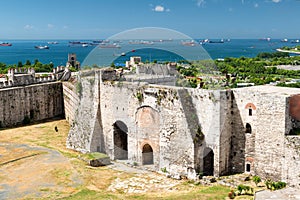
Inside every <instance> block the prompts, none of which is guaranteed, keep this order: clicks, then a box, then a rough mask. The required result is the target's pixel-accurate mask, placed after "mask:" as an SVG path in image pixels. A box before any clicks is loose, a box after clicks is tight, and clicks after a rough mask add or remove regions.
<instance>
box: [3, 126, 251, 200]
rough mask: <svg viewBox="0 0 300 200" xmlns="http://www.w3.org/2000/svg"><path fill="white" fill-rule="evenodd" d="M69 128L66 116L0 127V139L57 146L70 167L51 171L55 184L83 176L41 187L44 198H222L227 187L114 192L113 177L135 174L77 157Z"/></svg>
mask: <svg viewBox="0 0 300 200" xmlns="http://www.w3.org/2000/svg"><path fill="white" fill-rule="evenodd" d="M55 126H57V127H58V132H55V130H54V127H55ZM68 131H69V125H68V123H67V122H66V121H65V120H58V121H51V122H46V123H42V124H34V125H29V126H26V127H18V128H11V129H6V130H0V143H18V144H28V145H32V146H43V147H47V148H51V149H55V150H58V151H60V152H61V153H62V154H63V155H64V156H65V157H67V158H69V160H70V163H71V165H72V167H71V168H70V169H69V168H68V169H58V170H56V171H55V172H54V174H53V175H54V176H55V178H56V179H57V184H58V185H57V187H63V186H65V187H66V188H68V184H69V183H68V182H69V177H71V175H72V174H77V175H79V176H80V178H81V179H82V180H83V181H82V184H81V185H80V186H79V187H77V188H75V189H70V190H66V191H64V192H61V191H55V190H53V189H51V190H50V189H49V188H42V189H41V192H46V195H44V196H43V199H59V198H63V199H153V200H154V199H170V200H171V199H172V200H173V199H175V200H176V199H178V200H179V199H180V200H184V199H186V200H190V199H225V197H227V194H228V192H229V191H230V189H229V188H228V187H223V186H212V187H203V186H197V185H193V184H189V183H188V182H186V181H183V182H181V183H180V184H179V185H177V186H176V188H175V189H174V190H173V191H170V192H165V191H155V192H151V193H146V194H138V195H134V194H130V195H129V194H124V192H122V191H118V192H116V193H113V192H111V191H108V190H107V189H108V187H109V186H110V185H111V183H112V182H113V181H114V180H115V179H116V178H121V179H123V180H124V179H127V178H130V177H132V176H134V174H128V173H125V172H119V171H115V170H112V169H109V168H107V167H99V168H92V167H89V166H86V164H85V163H84V162H83V161H81V160H80V159H78V156H79V155H80V153H78V152H75V151H72V150H69V149H66V147H65V144H66V143H65V142H66V138H67V134H68ZM0 154H1V149H0ZM0 170H1V166H0ZM66 180H67V181H66ZM24 199H35V197H34V196H27V197H24ZM246 199H251V197H246Z"/></svg>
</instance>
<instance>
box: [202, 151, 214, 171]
mask: <svg viewBox="0 0 300 200" xmlns="http://www.w3.org/2000/svg"><path fill="white" fill-rule="evenodd" d="M203 156H204V157H203V175H204V176H213V175H214V152H213V150H212V149H211V148H208V147H206V148H205V149H204V154H203Z"/></svg>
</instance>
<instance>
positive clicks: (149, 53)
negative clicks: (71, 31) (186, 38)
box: [0, 39, 300, 66]
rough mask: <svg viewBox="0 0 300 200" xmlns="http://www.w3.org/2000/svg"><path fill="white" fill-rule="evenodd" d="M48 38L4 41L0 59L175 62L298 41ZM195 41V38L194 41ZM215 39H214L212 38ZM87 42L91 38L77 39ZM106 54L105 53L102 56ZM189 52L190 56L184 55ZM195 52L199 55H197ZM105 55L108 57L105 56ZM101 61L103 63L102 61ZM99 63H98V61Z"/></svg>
mask: <svg viewBox="0 0 300 200" xmlns="http://www.w3.org/2000/svg"><path fill="white" fill-rule="evenodd" d="M51 41H53V40H51ZM51 41H50V40H5V41H3V42H9V43H12V46H10V47H5V46H0V62H2V63H6V64H8V65H10V64H17V63H18V62H19V61H21V62H22V63H25V62H26V61H27V60H29V61H31V62H32V63H33V62H34V61H35V60H36V59H38V60H39V61H41V62H42V63H53V64H54V66H58V65H65V64H66V62H67V59H68V54H69V53H75V54H76V55H77V60H78V61H79V62H81V63H82V64H83V65H94V64H95V65H100V66H101V65H109V64H110V63H111V62H114V63H120V64H123V63H124V62H125V61H126V60H129V57H130V56H141V57H142V60H143V61H146V60H148V61H154V60H157V61H162V62H163V61H169V60H171V61H177V60H182V59H187V60H189V59H208V58H211V59H218V58H225V57H241V56H244V57H255V56H256V55H257V54H258V53H260V52H275V51H276V49H277V48H280V47H283V46H295V45H300V44H299V43H291V42H290V41H292V39H289V40H288V42H282V41H281V40H280V39H271V40H270V41H266V40H259V39H231V40H230V41H227V40H225V42H224V43H204V44H202V45H201V44H199V45H197V46H196V47H195V46H184V45H181V44H180V42H179V41H167V42H160V43H157V44H154V45H145V44H131V45H129V44H128V41H123V42H122V41H117V42H118V45H119V48H107V49H101V48H100V47H99V46H96V45H90V46H87V47H83V46H82V45H81V44H80V45H78V44H77V45H73V44H70V43H69V41H70V40H55V41H57V44H48V42H51ZM195 41H199V40H195ZM212 41H217V40H212ZM80 42H87V43H91V42H92V40H80ZM36 45H41V46H44V45H47V46H49V49H36V48H34V46H36ZM106 54H107V55H106ZM190 55H191V58H186V57H189V56H190ZM197 55H201V56H198V57H197ZM107 57H109V58H107ZM96 58H97V59H96ZM102 61H103V62H102ZM99 62H100V63H99Z"/></svg>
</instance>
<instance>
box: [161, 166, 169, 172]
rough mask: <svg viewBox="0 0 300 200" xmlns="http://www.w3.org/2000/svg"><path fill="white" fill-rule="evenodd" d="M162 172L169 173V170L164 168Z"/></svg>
mask: <svg viewBox="0 0 300 200" xmlns="http://www.w3.org/2000/svg"><path fill="white" fill-rule="evenodd" d="M160 170H161V171H162V172H163V173H168V170H167V168H166V167H163V168H161V169H160Z"/></svg>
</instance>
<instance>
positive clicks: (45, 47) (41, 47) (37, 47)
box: [34, 45, 49, 49]
mask: <svg viewBox="0 0 300 200" xmlns="http://www.w3.org/2000/svg"><path fill="white" fill-rule="evenodd" d="M34 48H36V49H49V46H47V45H45V46H34Z"/></svg>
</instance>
